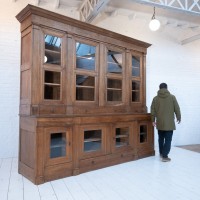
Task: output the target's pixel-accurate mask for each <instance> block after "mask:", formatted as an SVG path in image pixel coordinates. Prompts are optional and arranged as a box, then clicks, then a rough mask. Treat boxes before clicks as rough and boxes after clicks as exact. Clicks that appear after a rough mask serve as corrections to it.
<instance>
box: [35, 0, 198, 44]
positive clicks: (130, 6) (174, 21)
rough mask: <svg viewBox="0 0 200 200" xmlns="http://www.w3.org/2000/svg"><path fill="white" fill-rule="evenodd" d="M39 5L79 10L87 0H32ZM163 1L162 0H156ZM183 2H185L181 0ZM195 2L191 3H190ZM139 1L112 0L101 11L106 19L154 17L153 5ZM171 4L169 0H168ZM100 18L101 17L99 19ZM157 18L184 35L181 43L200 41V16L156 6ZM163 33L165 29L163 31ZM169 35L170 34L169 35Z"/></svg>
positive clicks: (162, 23) (162, 24) (176, 32)
mask: <svg viewBox="0 0 200 200" xmlns="http://www.w3.org/2000/svg"><path fill="white" fill-rule="evenodd" d="M32 1H35V4H37V5H40V4H41V5H45V4H53V5H55V7H56V8H57V9H59V8H60V9H65V8H73V9H75V10H79V8H80V7H81V5H82V4H83V3H84V1H85V0H32ZM154 1H155V2H156V1H157V2H158V1H159V2H160V1H162V0H154ZM179 1H183V0H179ZM193 1H195V0H191V1H189V2H190V3H191V2H193ZM138 2H139V1H138V0H110V1H109V2H108V4H107V5H106V7H105V8H104V9H103V10H102V11H101V12H103V13H106V15H104V19H105V16H106V17H113V15H115V16H116V15H126V16H128V17H129V19H130V18H133V16H134V17H136V16H137V17H143V18H144V17H146V18H148V19H149V16H152V15H153V5H151V4H145V3H141V2H140V3H138ZM168 2H169V0H168ZM99 18H100V17H99ZM156 18H157V19H159V20H160V21H161V26H162V27H164V26H165V27H173V29H174V32H173V34H175V35H176V34H177V36H178V35H179V34H180V30H181V33H182V37H181V39H180V40H181V41H180V42H182V43H183V44H184V43H189V42H192V41H194V40H197V39H200V14H192V13H188V12H184V11H180V10H177V9H170V8H168V7H162V6H159V5H158V6H156ZM162 31H163V29H162ZM167 34H169V32H168V33H167Z"/></svg>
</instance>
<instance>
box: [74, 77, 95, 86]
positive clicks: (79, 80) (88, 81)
mask: <svg viewBox="0 0 200 200" xmlns="http://www.w3.org/2000/svg"><path fill="white" fill-rule="evenodd" d="M94 81H95V79H94V76H84V75H76V86H92V87H94V84H95V82H94Z"/></svg>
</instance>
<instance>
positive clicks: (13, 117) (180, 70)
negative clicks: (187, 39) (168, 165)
mask: <svg viewBox="0 0 200 200" xmlns="http://www.w3.org/2000/svg"><path fill="white" fill-rule="evenodd" d="M34 2H35V1H34V0H32V1H31V0H29V1H28V0H18V1H17V2H13V1H12V0H7V1H3V0H0V5H1V7H0V25H1V26H0V44H1V45H0V138H1V139H0V158H4V157H13V156H17V155H18V137H19V117H18V113H19V83H20V77H19V74H20V24H19V22H18V21H17V20H16V18H15V16H16V15H17V14H18V13H19V12H20V11H21V9H22V8H23V7H25V6H26V5H27V3H30V4H31V3H34ZM41 6H42V7H45V8H46V9H49V10H53V11H55V12H60V13H61V14H66V15H67V16H71V17H74V18H77V13H76V11H75V10H73V9H62V10H61V9H57V10H54V8H53V6H49V7H46V6H44V5H41ZM97 25H98V26H100V27H103V28H106V29H109V30H112V31H115V32H118V33H121V34H124V35H127V36H130V37H133V38H136V39H139V40H143V41H145V42H148V43H151V44H152V46H151V47H149V49H148V54H147V106H148V110H149V108H150V105H151V100H152V98H153V97H154V96H155V95H156V93H157V90H158V85H159V84H160V83H161V82H166V83H168V87H169V90H170V91H171V92H172V93H173V94H175V96H176V97H177V99H178V101H179V104H180V107H181V111H182V123H181V124H180V125H177V130H176V131H175V133H174V139H173V144H174V145H181V144H192V143H200V134H199V130H200V123H199V118H198V114H199V113H200V112H199V111H200V106H199V99H200V92H199V85H200V79H199V78H198V77H199V75H200V56H199V47H200V42H199V41H196V42H193V43H190V44H187V45H184V46H181V45H180V44H178V43H177V40H176V38H175V37H173V34H172V35H166V34H164V31H162V30H161V31H159V32H156V33H153V32H151V31H149V29H148V24H147V21H146V20H144V19H141V18H140V19H134V20H129V19H128V18H127V17H126V16H120V15H118V16H115V17H109V18H106V19H104V20H103V21H99V22H98V23H97ZM170 31H173V29H172V30H169V32H170ZM155 135H157V134H155ZM156 140H157V137H156Z"/></svg>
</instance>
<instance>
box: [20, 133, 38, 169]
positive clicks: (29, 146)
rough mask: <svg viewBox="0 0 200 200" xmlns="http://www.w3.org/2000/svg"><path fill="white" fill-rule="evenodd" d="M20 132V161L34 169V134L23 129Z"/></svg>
mask: <svg viewBox="0 0 200 200" xmlns="http://www.w3.org/2000/svg"><path fill="white" fill-rule="evenodd" d="M20 132H21V133H20V153H21V155H20V161H21V162H22V163H24V164H25V165H27V166H28V167H30V168H34V163H35V158H34V157H35V156H34V152H35V145H34V133H33V132H31V131H28V130H24V129H21V131H20Z"/></svg>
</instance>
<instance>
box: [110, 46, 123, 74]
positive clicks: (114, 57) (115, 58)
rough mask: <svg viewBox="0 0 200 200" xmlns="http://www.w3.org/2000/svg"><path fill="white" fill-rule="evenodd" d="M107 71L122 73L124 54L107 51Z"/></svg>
mask: <svg viewBox="0 0 200 200" xmlns="http://www.w3.org/2000/svg"><path fill="white" fill-rule="evenodd" d="M107 72H108V73H114V74H121V73H122V54H121V53H119V52H116V51H111V50H108V52H107Z"/></svg>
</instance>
